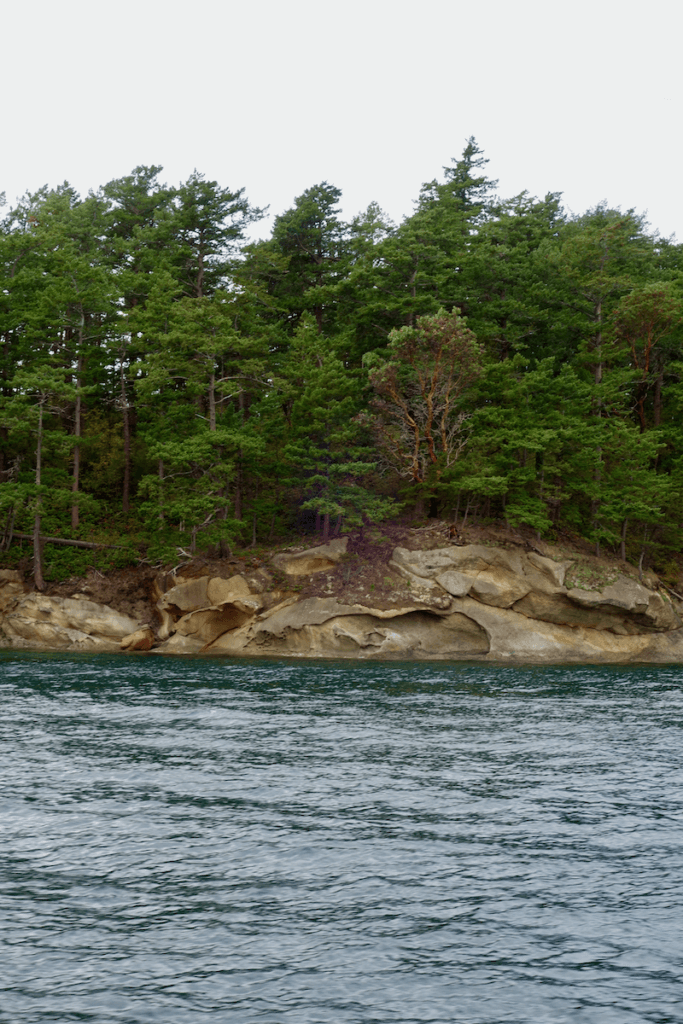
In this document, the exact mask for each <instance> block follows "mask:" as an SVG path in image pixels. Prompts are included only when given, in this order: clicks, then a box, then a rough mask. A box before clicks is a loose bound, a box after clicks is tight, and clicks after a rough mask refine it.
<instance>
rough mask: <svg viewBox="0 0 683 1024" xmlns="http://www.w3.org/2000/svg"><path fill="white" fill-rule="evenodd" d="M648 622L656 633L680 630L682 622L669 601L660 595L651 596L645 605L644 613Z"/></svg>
mask: <svg viewBox="0 0 683 1024" xmlns="http://www.w3.org/2000/svg"><path fill="white" fill-rule="evenodd" d="M644 616H645V618H646V619H647V620H648V622H651V623H652V625H653V627H654V628H655V629H656V630H658V631H660V630H661V631H662V632H664V631H666V630H675V629H680V627H681V625H683V622H681V616H680V615H679V613H678V610H677V609H676V608H675V607H674V605H673V604H672V602H671V601H669V600H668V599H667V598H664V597H662V595H661V594H651V595H650V600H649V601H648V603H647V611H646V612H645V613H644Z"/></svg>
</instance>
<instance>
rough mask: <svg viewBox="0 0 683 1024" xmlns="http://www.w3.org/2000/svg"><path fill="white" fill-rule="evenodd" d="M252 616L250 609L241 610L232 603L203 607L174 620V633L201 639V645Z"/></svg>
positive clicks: (210, 641)
mask: <svg viewBox="0 0 683 1024" xmlns="http://www.w3.org/2000/svg"><path fill="white" fill-rule="evenodd" d="M252 618H253V612H252V611H242V610H241V609H239V608H237V607H236V606H235V605H234V604H226V605H225V606H224V607H223V608H204V609H202V610H200V611H196V612H190V613H189V614H188V615H184V616H183V618H182V619H179V620H178V622H176V633H177V634H179V635H180V636H192V637H195V638H196V639H197V640H201V642H202V645H204V644H210V643H212V642H213V641H214V640H216V639H217V638H218V637H219V636H221V635H222V634H223V633H227V632H228V630H230V629H236V628H237V627H238V626H243V625H244V623H245V622H248V621H249V620H250V619H252Z"/></svg>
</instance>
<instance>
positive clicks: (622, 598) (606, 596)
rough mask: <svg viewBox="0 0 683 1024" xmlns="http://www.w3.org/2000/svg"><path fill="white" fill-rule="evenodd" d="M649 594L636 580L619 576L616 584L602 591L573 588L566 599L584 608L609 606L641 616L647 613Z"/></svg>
mask: <svg viewBox="0 0 683 1024" xmlns="http://www.w3.org/2000/svg"><path fill="white" fill-rule="evenodd" d="M650 594H651V592H650V591H649V590H648V589H647V588H646V587H643V586H642V585H641V584H640V583H638V582H636V580H630V579H627V578H626V577H625V576H620V577H619V579H618V580H617V582H616V583H612V584H610V586H608V587H603V589H602V590H582V589H581V588H579V587H575V588H574V589H572V590H569V591H568V592H567V597H568V598H569V600H570V601H574V602H575V603H576V604H579V605H581V606H582V607H584V608H600V607H605V606H610V607H612V608H620V609H622V610H623V611H626V612H636V613H639V614H643V612H646V611H647V606H648V604H649V601H650Z"/></svg>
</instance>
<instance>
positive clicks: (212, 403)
mask: <svg viewBox="0 0 683 1024" xmlns="http://www.w3.org/2000/svg"><path fill="white" fill-rule="evenodd" d="M215 429H216V374H215V373H214V372H213V370H212V371H211V376H210V377H209V430H212V431H215Z"/></svg>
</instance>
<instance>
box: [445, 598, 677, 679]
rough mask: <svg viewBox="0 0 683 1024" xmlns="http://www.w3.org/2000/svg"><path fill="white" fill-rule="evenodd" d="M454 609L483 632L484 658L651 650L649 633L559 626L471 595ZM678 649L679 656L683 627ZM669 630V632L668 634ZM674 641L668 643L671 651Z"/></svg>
mask: <svg viewBox="0 0 683 1024" xmlns="http://www.w3.org/2000/svg"><path fill="white" fill-rule="evenodd" d="M454 604H455V605H457V609H458V611H460V612H462V613H463V614H465V615H467V616H468V617H469V618H471V619H473V620H474V621H475V622H477V623H478V624H479V625H480V626H481V627H482V629H483V630H484V631H485V632H486V634H487V636H488V639H489V643H490V650H489V655H488V658H489V659H490V660H496V661H508V660H514V661H523V662H527V663H533V662H535V663H548V662H564V661H566V662H631V661H640V660H642V659H643V657H644V655H645V652H646V651H647V650H654V649H655V647H653V640H654V639H656V638H654V637H653V636H652V635H647V634H641V635H637V636H615V635H614V634H613V633H611V632H609V631H607V630H598V629H587V628H585V627H583V626H575V627H571V626H563V625H556V624H555V623H551V622H540V621H534V620H533V619H527V618H525V617H524V616H521V615H519V614H518V613H517V612H515V611H512V610H510V609H508V608H492V607H487V606H486V605H483V604H479V602H478V601H475V600H473V599H472V598H471V597H463V598H457V599H456V601H455V602H454ZM681 634H682V635H681V640H680V653H681V656H683V630H682V631H681ZM671 635H672V634H669V638H670V637H671ZM674 648H675V645H668V647H667V648H666V650H667V651H668V653H671V650H673V649H674Z"/></svg>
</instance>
